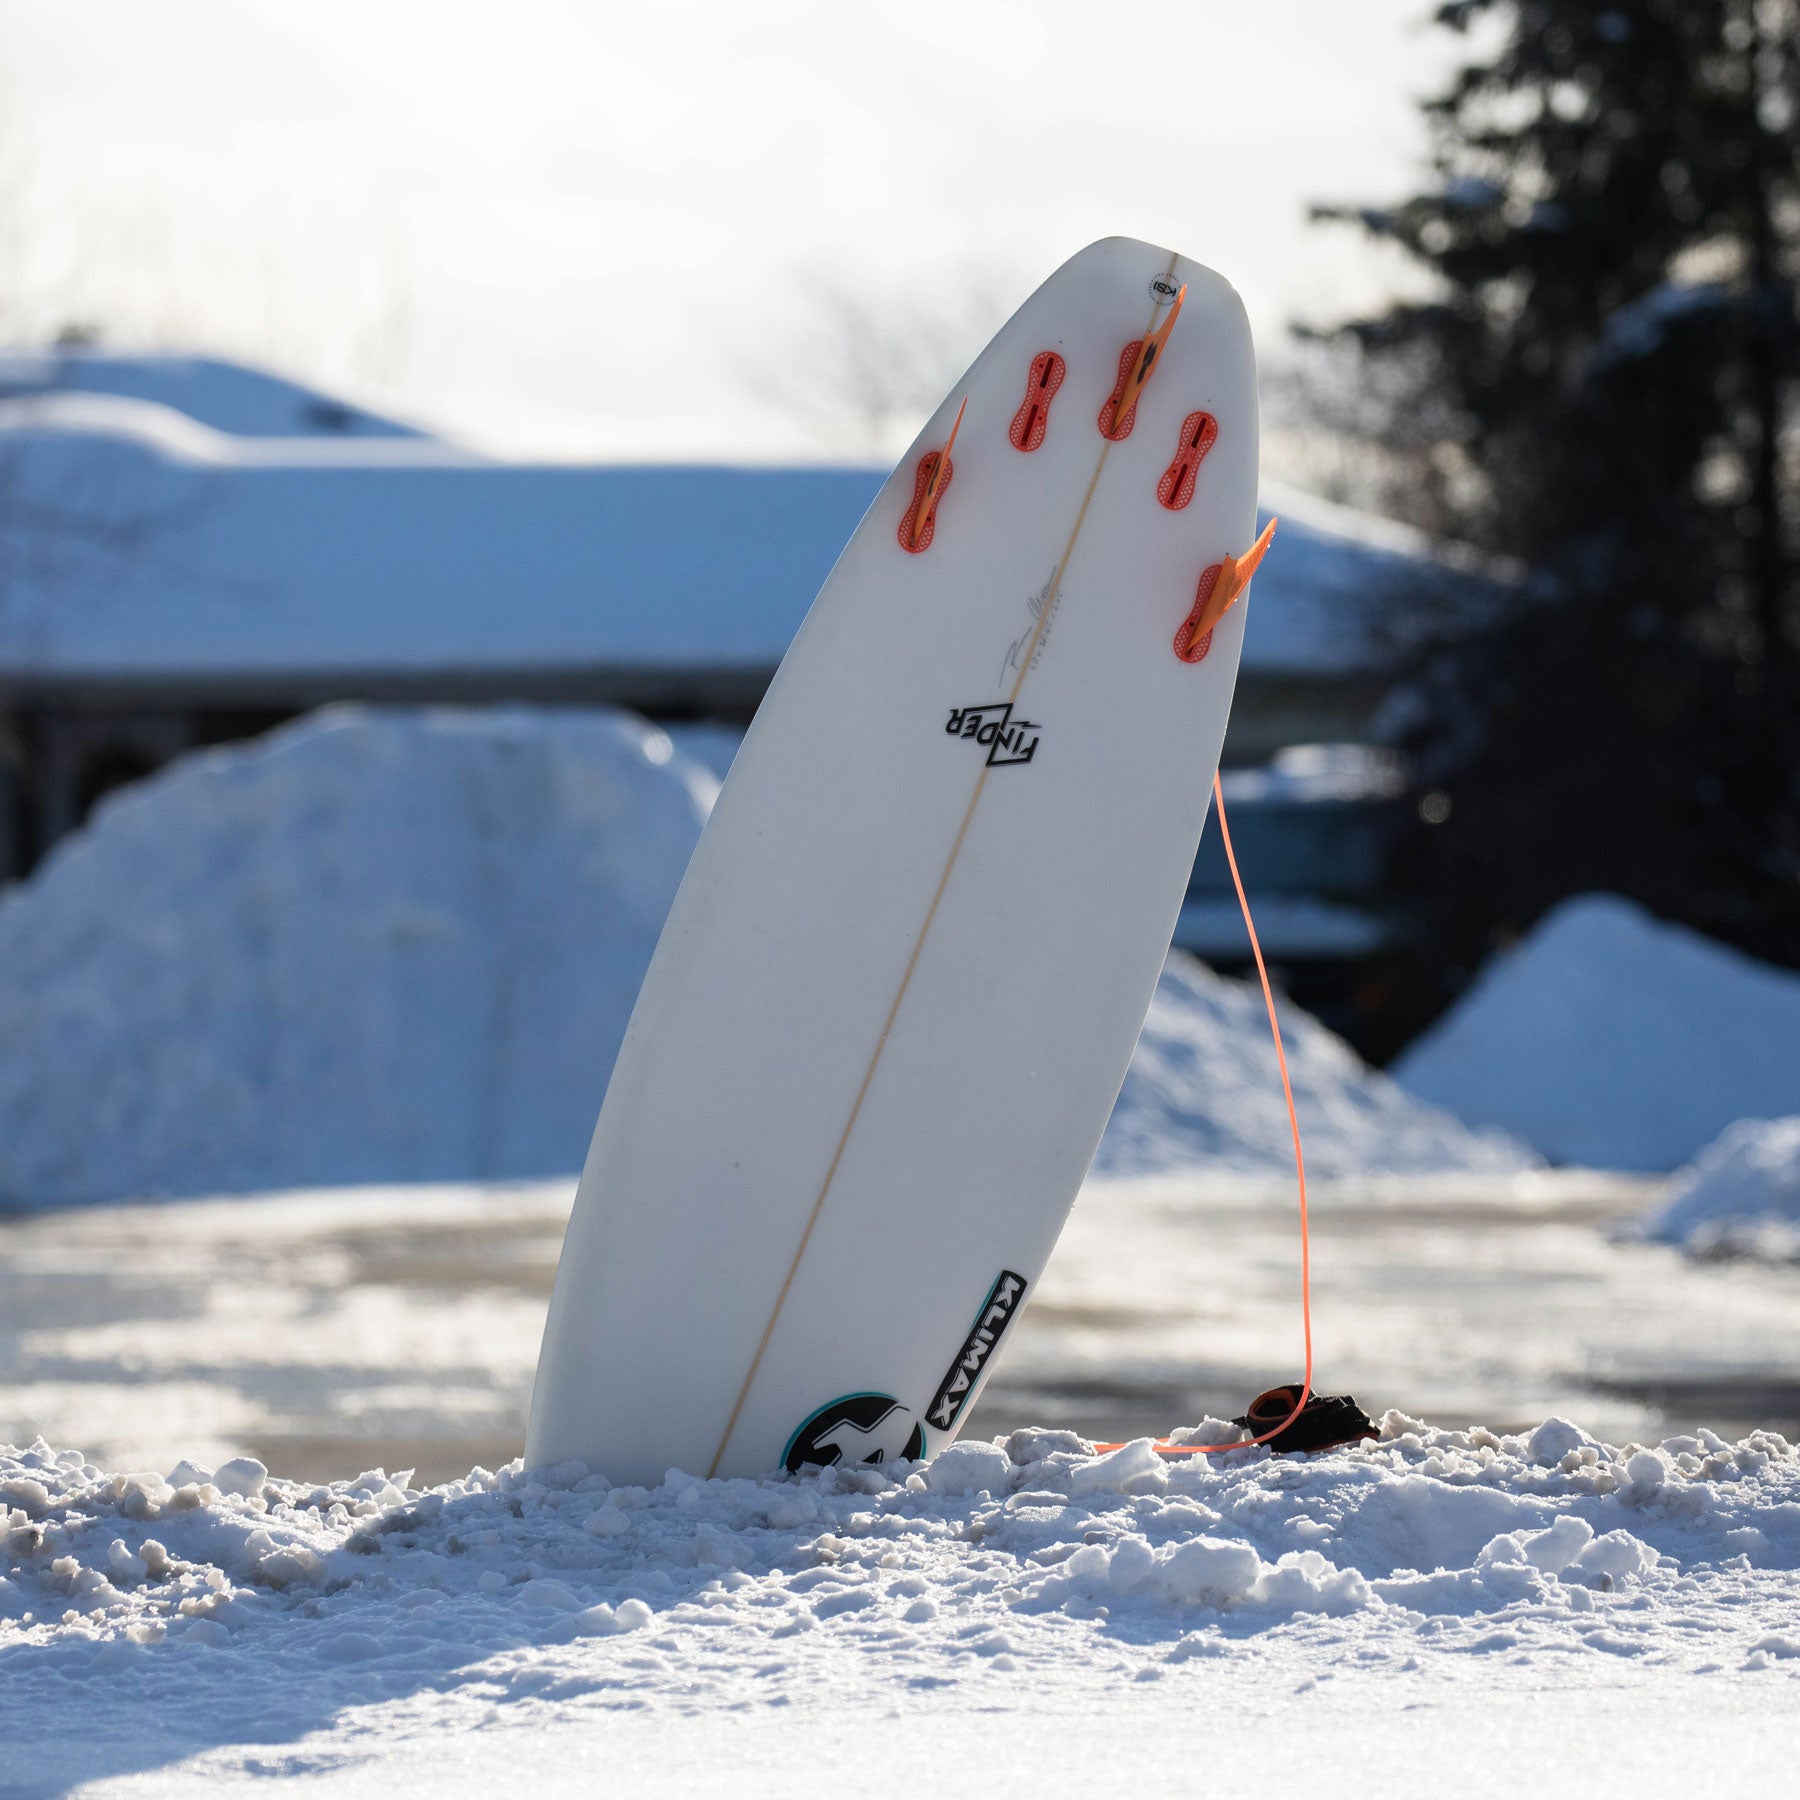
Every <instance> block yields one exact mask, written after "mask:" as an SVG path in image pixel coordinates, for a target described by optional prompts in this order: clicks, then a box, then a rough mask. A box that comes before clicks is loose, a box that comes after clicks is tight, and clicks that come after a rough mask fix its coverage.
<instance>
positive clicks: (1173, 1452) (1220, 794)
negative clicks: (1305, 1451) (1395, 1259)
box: [1094, 770, 1313, 1456]
mask: <svg viewBox="0 0 1800 1800" xmlns="http://www.w3.org/2000/svg"><path fill="white" fill-rule="evenodd" d="M1213 805H1214V807H1215V808H1216V809H1217V811H1218V814H1219V836H1220V838H1221V840H1223V842H1224V845H1225V861H1226V862H1227V863H1228V864H1229V865H1230V868H1231V885H1232V886H1233V887H1235V888H1236V889H1237V897H1238V906H1239V908H1240V909H1241V910H1242V912H1243V915H1244V929H1245V930H1246V931H1248V932H1249V933H1250V953H1251V954H1252V955H1253V956H1254V957H1255V958H1256V974H1257V979H1258V980H1260V981H1261V982H1262V992H1263V1005H1264V1006H1266V1007H1267V1008H1268V1010H1269V1030H1270V1032H1271V1034H1272V1035H1273V1036H1274V1039H1275V1060H1276V1062H1278V1063H1279V1064H1280V1065H1281V1092H1282V1097H1283V1098H1284V1099H1285V1100H1286V1101H1287V1114H1288V1128H1289V1129H1290V1130H1291V1131H1292V1132H1293V1134H1294V1175H1295V1179H1296V1180H1297V1181H1298V1183H1299V1188H1300V1321H1301V1328H1302V1330H1303V1332H1304V1334H1305V1338H1306V1373H1305V1375H1304V1377H1303V1378H1302V1380H1301V1383H1300V1397H1299V1399H1298V1400H1296V1401H1295V1402H1294V1410H1293V1411H1292V1412H1291V1413H1289V1414H1288V1416H1287V1417H1286V1418H1285V1419H1283V1420H1282V1421H1281V1423H1280V1424H1279V1425H1277V1426H1275V1427H1274V1428H1273V1429H1272V1430H1269V1431H1265V1432H1264V1433H1263V1434H1262V1435H1261V1436H1260V1437H1253V1438H1247V1439H1241V1440H1240V1441H1239V1442H1237V1443H1235V1444H1171V1443H1170V1442H1169V1440H1168V1439H1167V1438H1159V1439H1157V1441H1156V1449H1157V1450H1158V1451H1159V1452H1161V1454H1162V1455H1164V1456H1220V1455H1223V1454H1224V1452H1225V1451H1227V1450H1248V1449H1250V1448H1252V1446H1254V1445H1256V1444H1266V1443H1268V1441H1269V1440H1270V1439H1271V1438H1277V1437H1280V1436H1281V1434H1282V1433H1283V1432H1284V1431H1286V1430H1287V1428H1288V1427H1289V1426H1290V1425H1292V1424H1293V1422H1294V1421H1295V1420H1296V1419H1297V1418H1299V1417H1300V1415H1301V1414H1302V1413H1303V1412H1305V1410H1306V1403H1307V1401H1308V1400H1309V1399H1310V1398H1311V1396H1312V1378H1313V1329H1312V1233H1311V1229H1310V1227H1309V1225H1308V1221H1307V1216H1306V1156H1305V1153H1304V1152H1303V1151H1302V1150H1301V1148H1300V1116H1299V1114H1298V1113H1296V1112H1295V1110H1294V1086H1293V1083H1292V1082H1291V1081H1290V1080H1289V1079H1288V1065H1287V1051H1286V1050H1285V1049H1284V1048H1283V1047H1282V1043H1281V1021H1280V1019H1278V1018H1277V1017H1276V1015H1275V992H1274V989H1273V988H1271V987H1270V986H1269V971H1268V969H1267V967H1266V966H1265V965H1264V963H1263V953H1262V945H1261V944H1260V943H1259V942H1258V941H1257V936H1256V921H1255V920H1254V919H1253V918H1251V916H1250V901H1249V898H1248V896H1247V895H1246V894H1245V893H1244V878H1243V876H1242V875H1240V874H1239V873H1238V866H1237V854H1236V852H1235V851H1233V849H1232V847H1231V827H1230V825H1229V824H1227V823H1226V819H1225V789H1224V786H1223V785H1222V784H1221V782H1220V780H1219V777H1218V773H1217V771H1216V770H1215V771H1214V774H1213ZM1123 1447H1124V1446H1123V1445H1120V1444H1096V1445H1095V1446H1094V1448H1095V1449H1096V1450H1119V1449H1122V1448H1123Z"/></svg>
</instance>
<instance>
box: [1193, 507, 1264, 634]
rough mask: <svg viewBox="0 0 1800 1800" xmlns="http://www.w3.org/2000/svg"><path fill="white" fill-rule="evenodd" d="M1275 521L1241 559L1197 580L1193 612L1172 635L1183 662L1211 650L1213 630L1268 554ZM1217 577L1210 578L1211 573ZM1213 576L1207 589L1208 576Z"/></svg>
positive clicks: (1233, 559) (1207, 571)
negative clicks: (1198, 588) (1197, 590)
mask: <svg viewBox="0 0 1800 1800" xmlns="http://www.w3.org/2000/svg"><path fill="white" fill-rule="evenodd" d="M1275 525H1276V521H1275V520H1274V519H1271V520H1270V521H1269V522H1268V524H1267V525H1265V526H1264V527H1263V528H1262V535H1261V536H1260V537H1259V538H1258V539H1257V540H1256V542H1255V543H1254V544H1252V545H1251V546H1250V548H1249V549H1248V550H1246V551H1245V552H1244V554H1243V555H1242V556H1228V557H1226V558H1225V560H1224V561H1223V562H1220V563H1214V564H1209V565H1208V567H1207V568H1206V569H1205V570H1204V571H1203V573H1202V574H1201V576H1200V591H1199V593H1198V594H1197V595H1196V596H1195V599H1194V610H1193V611H1192V612H1191V613H1189V614H1188V616H1187V617H1186V618H1185V619H1183V620H1182V622H1181V624H1180V626H1179V627H1178V629H1177V630H1176V633H1175V654H1176V655H1177V656H1179V657H1180V658H1181V660H1182V661H1183V662H1198V661H1199V660H1200V659H1201V658H1202V657H1203V656H1205V654H1206V653H1207V651H1208V650H1209V649H1211V647H1212V643H1211V640H1212V633H1213V627H1214V626H1215V625H1217V624H1218V622H1219V621H1220V620H1221V619H1222V618H1224V616H1225V615H1226V614H1227V613H1228V612H1229V611H1230V610H1231V608H1232V606H1233V605H1234V604H1235V602H1236V601H1237V599H1238V596H1239V595H1240V594H1242V593H1243V591H1244V589H1245V588H1247V587H1248V586H1249V585H1250V577H1251V576H1252V575H1254V574H1255V573H1256V570H1257V566H1258V564H1260V563H1261V561H1262V559H1263V558H1264V557H1265V556H1267V555H1268V553H1269V544H1270V541H1271V540H1272V539H1273V538H1274V536H1275ZM1215 569H1216V570H1217V571H1218V573H1217V574H1216V575H1215V574H1213V571H1214V570H1215ZM1208 575H1211V576H1212V583H1211V585H1210V587H1209V586H1208V584H1207V576H1208Z"/></svg>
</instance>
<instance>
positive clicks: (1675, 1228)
mask: <svg viewBox="0 0 1800 1800" xmlns="http://www.w3.org/2000/svg"><path fill="white" fill-rule="evenodd" d="M1641 1230H1642V1234H1643V1235H1644V1236H1645V1237H1649V1238H1653V1239H1655V1240H1656V1241H1658V1242H1660V1243H1665V1244H1679V1245H1680V1246H1681V1247H1682V1248H1683V1249H1684V1250H1689V1251H1692V1252H1694V1253H1695V1254H1696V1255H1700V1256H1759V1257H1763V1258H1765V1259H1767V1260H1769V1261H1774V1262H1800V1118H1787V1119H1739V1120H1738V1122H1737V1123H1736V1124H1735V1125H1733V1126H1730V1127H1729V1128H1728V1129H1727V1130H1726V1131H1725V1132H1724V1133H1723V1134H1722V1135H1721V1136H1720V1137H1719V1138H1718V1139H1717V1141H1716V1142H1714V1143H1711V1144H1709V1145H1708V1146H1707V1147H1706V1149H1705V1150H1704V1151H1702V1152H1701V1154H1700V1155H1699V1156H1697V1157H1696V1158H1695V1159H1694V1160H1693V1162H1691V1163H1690V1164H1689V1165H1688V1166H1687V1167H1686V1168H1685V1169H1683V1170H1682V1171H1681V1173H1680V1174H1679V1175H1678V1176H1677V1177H1676V1178H1675V1184H1674V1188H1673V1190H1672V1192H1671V1194H1670V1196H1669V1199H1668V1201H1667V1202H1666V1203H1665V1204H1664V1205H1663V1206H1662V1207H1660V1208H1659V1209H1658V1210H1657V1211H1656V1212H1654V1213H1652V1214H1651V1215H1650V1216H1649V1217H1648V1218H1647V1219H1646V1220H1644V1222H1643V1225H1642V1227H1641Z"/></svg>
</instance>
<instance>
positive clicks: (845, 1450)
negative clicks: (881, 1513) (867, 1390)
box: [781, 1394, 925, 1469]
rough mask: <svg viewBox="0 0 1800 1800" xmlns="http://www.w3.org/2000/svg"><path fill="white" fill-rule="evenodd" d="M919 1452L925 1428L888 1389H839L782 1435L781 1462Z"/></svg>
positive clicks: (791, 1464) (797, 1465)
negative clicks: (873, 1391)
mask: <svg viewBox="0 0 1800 1800" xmlns="http://www.w3.org/2000/svg"><path fill="white" fill-rule="evenodd" d="M924 1454H925V1433H924V1431H923V1430H922V1429H921V1428H920V1426H919V1422H918V1420H917V1419H915V1418H914V1417H913V1416H912V1414H911V1412H909V1411H908V1410H907V1408H905V1407H904V1406H902V1405H901V1404H900V1402H899V1401H898V1400H896V1399H895V1398H894V1396H893V1395H892V1394H845V1395H844V1396H843V1398H842V1399H840V1400H833V1401H831V1402H830V1404H829V1405H826V1406H821V1407H820V1408H819V1410H818V1411H817V1412H816V1413H814V1414H813V1415H812V1417H811V1418H810V1419H808V1420H807V1421H806V1423H805V1424H804V1425H802V1426H801V1427H800V1429H799V1430H798V1431H796V1432H795V1433H794V1435H793V1436H792V1437H791V1438H789V1439H788V1447H787V1453H786V1454H785V1455H784V1456H783V1457H782V1459H781V1460H782V1463H783V1465H784V1466H785V1467H787V1468H789V1469H801V1468H804V1467H805V1466H806V1464H808V1463H818V1464H820V1465H822V1466H824V1467H827V1468H829V1467H830V1466H831V1465H832V1464H833V1463H878V1462H886V1461H888V1460H889V1458H891V1457H897V1456H898V1457H904V1458H906V1460H907V1461H908V1462H914V1461H917V1460H918V1458H919V1457H921V1456H923V1455H924Z"/></svg>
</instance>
